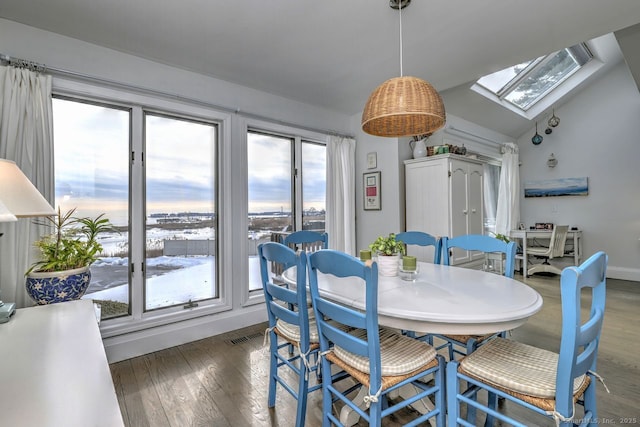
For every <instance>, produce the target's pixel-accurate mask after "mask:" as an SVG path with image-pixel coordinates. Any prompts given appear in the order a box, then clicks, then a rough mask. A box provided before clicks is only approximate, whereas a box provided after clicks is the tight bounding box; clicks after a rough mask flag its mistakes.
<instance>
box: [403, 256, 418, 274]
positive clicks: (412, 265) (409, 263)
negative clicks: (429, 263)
mask: <svg viewBox="0 0 640 427" xmlns="http://www.w3.org/2000/svg"><path fill="white" fill-rule="evenodd" d="M416 261H417V260H416V257H414V256H409V255H405V256H403V257H402V269H403V270H410V271H413V270H415V269H416V265H417V264H416Z"/></svg>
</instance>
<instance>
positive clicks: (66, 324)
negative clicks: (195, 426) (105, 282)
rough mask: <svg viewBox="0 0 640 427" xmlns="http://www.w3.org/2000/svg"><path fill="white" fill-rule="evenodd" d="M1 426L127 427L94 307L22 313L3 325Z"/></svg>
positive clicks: (82, 303)
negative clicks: (125, 426) (119, 404)
mask: <svg viewBox="0 0 640 427" xmlns="http://www.w3.org/2000/svg"><path fill="white" fill-rule="evenodd" d="M0 380H1V382H0V424H1V425H6V426H20V427H60V426H64V427H119V426H124V423H123V420H122V415H121V413H120V407H119V406H118V400H117V397H116V393H115V389H114V386H113V381H112V379H111V372H110V370H109V365H108V362H107V357H106V354H105V351H104V347H103V345H102V338H101V336H100V331H99V329H98V323H97V322H96V315H95V311H94V308H93V304H92V302H91V301H89V300H79V301H70V302H65V303H58V304H51V305H44V306H37V307H30V308H23V309H18V310H16V313H15V315H14V316H13V317H12V318H11V320H9V322H7V323H3V324H1V325H0Z"/></svg>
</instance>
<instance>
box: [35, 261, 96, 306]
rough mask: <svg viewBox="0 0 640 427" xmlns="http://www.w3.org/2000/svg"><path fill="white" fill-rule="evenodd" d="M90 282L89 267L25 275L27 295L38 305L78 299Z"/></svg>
mask: <svg viewBox="0 0 640 427" xmlns="http://www.w3.org/2000/svg"><path fill="white" fill-rule="evenodd" d="M90 281H91V271H90V270H89V266H86V267H82V268H76V269H73V270H65V271H54V272H31V273H29V274H28V275H27V283H26V287H27V293H28V294H29V296H30V297H31V298H32V299H33V300H34V301H35V302H36V303H37V304H40V305H44V304H54V303H57V302H64V301H72V300H76V299H80V298H81V297H82V296H83V295H84V293H85V291H86V290H87V288H88V287H89V282H90Z"/></svg>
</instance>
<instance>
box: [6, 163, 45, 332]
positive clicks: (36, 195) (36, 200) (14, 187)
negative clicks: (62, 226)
mask: <svg viewBox="0 0 640 427" xmlns="http://www.w3.org/2000/svg"><path fill="white" fill-rule="evenodd" d="M52 215H56V211H55V209H53V207H51V205H50V204H49V202H47V200H46V199H45V198H44V197H43V196H42V194H40V192H39V191H38V189H37V188H36V187H35V186H34V185H33V184H32V183H31V181H29V178H27V177H26V175H25V174H24V173H22V171H21V170H20V168H19V167H18V165H16V163H15V162H12V161H11V160H6V159H0V222H12V221H17V220H18V218H23V217H34V216H52ZM1 235H2V234H0V236H1ZM15 310H16V304H15V303H13V302H2V300H0V323H5V322H8V321H9V318H10V317H11V315H13V313H15Z"/></svg>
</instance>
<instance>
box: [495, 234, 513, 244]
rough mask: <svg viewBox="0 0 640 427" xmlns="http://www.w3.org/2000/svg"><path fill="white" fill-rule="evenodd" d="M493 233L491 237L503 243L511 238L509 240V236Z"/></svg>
mask: <svg viewBox="0 0 640 427" xmlns="http://www.w3.org/2000/svg"><path fill="white" fill-rule="evenodd" d="M491 234H493V237H495V238H496V239H498V240H502V241H503V242H505V243H509V242H510V241H511V240H509V238H508V237H507V236H505V235H504V234H500V233H491Z"/></svg>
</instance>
